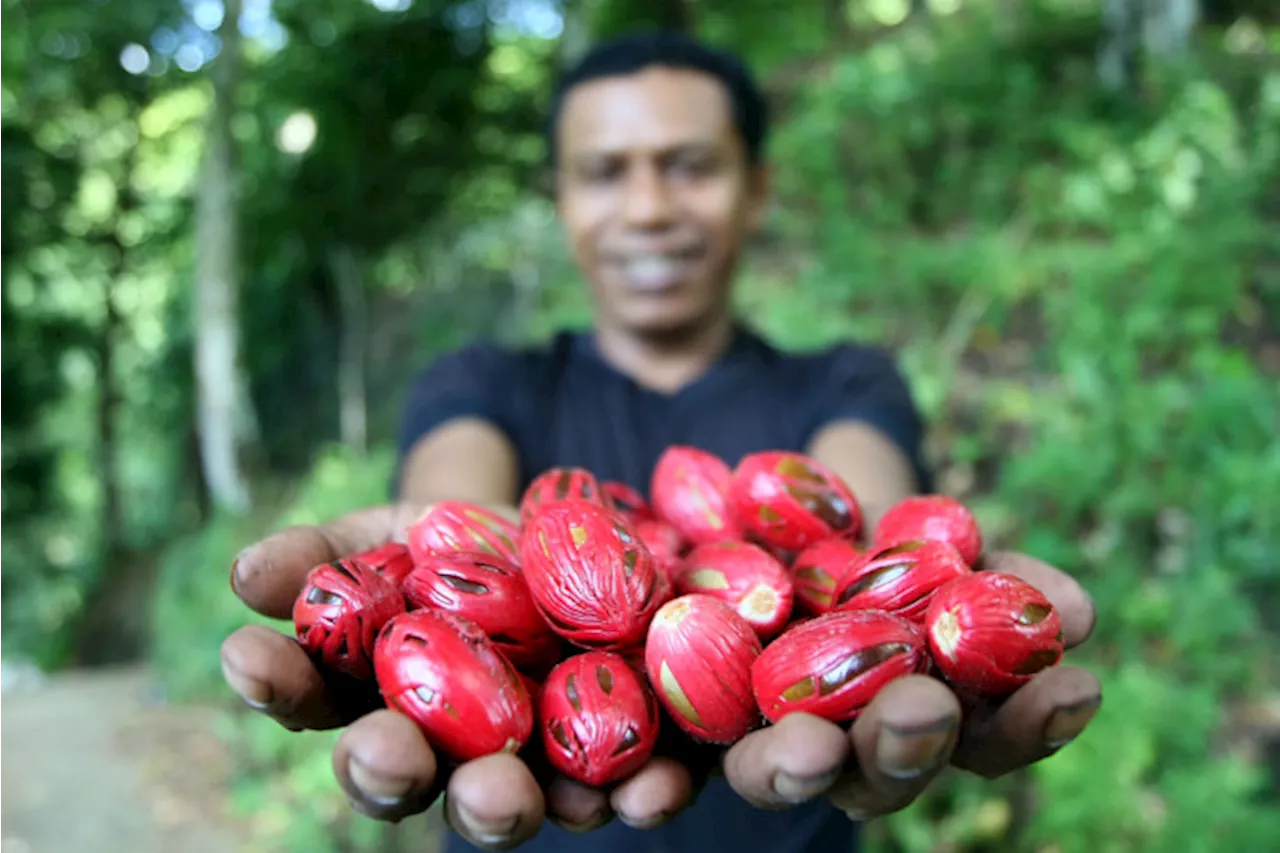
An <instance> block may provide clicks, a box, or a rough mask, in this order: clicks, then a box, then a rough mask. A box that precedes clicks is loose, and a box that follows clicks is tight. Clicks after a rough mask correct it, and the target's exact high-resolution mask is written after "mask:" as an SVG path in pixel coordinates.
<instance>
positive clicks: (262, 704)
mask: <svg viewBox="0 0 1280 853" xmlns="http://www.w3.org/2000/svg"><path fill="white" fill-rule="evenodd" d="M222 677H223V678H225V679H226V680H227V684H229V685H230V686H231V689H232V690H234V691H235V692H236V693H238V694H240V698H241V699H243V700H244V703H245V704H246V705H248V706H249V707H250V708H252V709H254V710H255V711H265V710H266V709H267V706H268V705H269V704H271V698H272V697H271V687H270V685H267V684H263V683H262V682H261V681H258V680H257V679H256V678H250V677H249V676H247V675H245V674H244V673H243V672H241V671H240V670H239V669H237V668H236V667H235V666H234V665H233V664H230V663H227V661H225V660H223V661H222Z"/></svg>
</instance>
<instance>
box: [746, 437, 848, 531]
mask: <svg viewBox="0 0 1280 853" xmlns="http://www.w3.org/2000/svg"><path fill="white" fill-rule="evenodd" d="M729 499H730V505H731V506H732V508H733V513H734V515H735V516H736V518H737V520H738V524H739V525H740V526H741V528H742V530H743V531H744V533H745V535H746V537H748V538H751V539H753V540H755V541H757V542H760V543H761V544H763V545H766V546H767V547H769V548H772V549H775V550H780V551H788V552H791V553H797V552H799V551H802V550H803V549H805V548H807V547H808V546H810V545H812V544H813V543H815V542H818V541H820V540H823V539H830V538H833V537H839V538H844V539H854V538H855V537H857V535H858V532H859V531H860V530H861V528H862V508H861V506H860V505H859V504H858V501H857V498H855V497H854V495H853V491H852V490H851V489H850V488H849V486H848V485H846V484H845V482H844V481H843V480H842V479H841V478H840V477H839V475H837V474H836V473H835V472H834V471H832V470H831V469H830V468H828V467H826V466H825V465H823V464H822V463H821V462H818V461H817V460H816V459H812V458H810V457H808V456H806V455H804V454H802V453H793V452H789V451H765V452H761V453H751V454H748V455H747V456H744V457H743V458H742V459H741V460H740V461H739V462H738V467H737V468H735V469H734V472H733V479H732V481H731V483H730V486H729Z"/></svg>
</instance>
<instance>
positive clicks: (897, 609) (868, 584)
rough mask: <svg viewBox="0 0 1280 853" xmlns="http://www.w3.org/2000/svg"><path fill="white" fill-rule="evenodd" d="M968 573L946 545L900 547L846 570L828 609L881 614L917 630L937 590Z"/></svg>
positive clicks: (872, 554)
mask: <svg viewBox="0 0 1280 853" xmlns="http://www.w3.org/2000/svg"><path fill="white" fill-rule="evenodd" d="M970 573H971V570H970V568H969V565H968V564H967V563H965V561H964V558H963V557H961V556H960V552H959V551H957V550H956V549H955V548H953V547H952V546H951V545H950V544H949V543H947V542H926V541H916V542H904V543H903V544H901V545H894V546H891V547H889V548H884V549H881V550H871V551H868V552H866V553H865V554H863V555H862V556H861V557H858V558H857V559H855V560H854V561H853V562H852V563H849V564H848V565H847V566H846V567H845V571H844V574H843V575H841V576H840V578H839V579H838V581H837V583H836V590H835V593H834V595H833V596H832V605H831V609H832V610H885V611H888V612H889V613H893V614H895V615H898V616H901V617H903V618H904V619H908V620H910V621H911V622H915V623H917V624H919V623H922V622H923V621H924V614H925V611H926V610H928V608H929V602H930V600H932V598H933V595H934V593H935V592H937V590H938V588H939V587H941V586H942V585H943V584H945V583H947V582H949V581H952V580H955V579H956V578H958V577H962V576H964V575H967V574H970Z"/></svg>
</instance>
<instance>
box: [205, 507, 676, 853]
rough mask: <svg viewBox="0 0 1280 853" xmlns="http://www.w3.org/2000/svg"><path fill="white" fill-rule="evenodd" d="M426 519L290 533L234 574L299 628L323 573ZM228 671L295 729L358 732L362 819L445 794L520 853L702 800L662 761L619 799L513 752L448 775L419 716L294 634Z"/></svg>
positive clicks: (465, 826) (248, 698) (350, 736)
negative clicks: (314, 578)
mask: <svg viewBox="0 0 1280 853" xmlns="http://www.w3.org/2000/svg"><path fill="white" fill-rule="evenodd" d="M420 514H421V508H418V507H411V506H408V505H404V504H400V505H395V506H384V507H376V508H373V509H367V510H361V511H359V512H355V513H352V514H350V515H347V516H344V517H343V518H341V519H338V520H337V521H334V522H331V523H329V524H325V525H320V526H314V527H313V526H299V527H291V528H287V529H285V530H282V531H281V532H279V533H276V534H274V535H272V536H269V537H268V538H266V539H264V540H262V541H261V542H258V543H257V544H255V545H252V546H250V547H249V548H246V549H245V550H244V551H242V552H241V553H240V555H239V557H238V558H237V559H236V562H235V564H234V565H233V566H232V569H231V585H232V588H233V589H234V590H235V592H236V594H237V595H238V596H239V597H240V599H241V600H242V601H243V602H244V603H245V604H246V605H248V606H249V607H251V608H252V609H253V610H255V611H257V612H258V613H261V614H263V615H265V616H268V617H272V618H276V619H290V618H291V616H292V610H293V602H294V599H295V598H297V596H298V593H299V592H300V591H301V589H302V586H303V583H304V582H305V579H306V576H307V573H308V572H309V571H310V570H311V569H312V568H314V567H315V566H318V565H320V564H321V563H326V562H330V561H333V560H337V559H339V558H341V557H345V556H347V555H349V554H354V553H357V552H359V551H363V550H365V549H368V548H373V547H376V546H378V545H382V544H385V543H386V542H389V541H392V540H398V539H400V538H401V536H402V532H403V530H404V529H405V527H406V525H407V524H408V522H410V521H411V520H413V519H414V518H416V517H417V516H419V515H420ZM222 671H223V675H224V677H225V678H226V680H227V683H228V684H229V685H230V686H231V688H232V689H233V690H235V691H236V693H238V694H239V695H240V697H241V698H242V699H244V701H245V702H246V703H247V704H248V705H249V706H250V707H252V708H254V709H255V710H257V711H261V712H262V713H264V714H267V715H268V716H270V717H272V718H273V719H275V720H276V721H277V722H278V723H280V724H281V725H282V726H284V727H286V728H288V729H290V730H293V731H301V730H304V729H332V728H337V727H340V726H346V731H344V732H343V733H342V735H341V737H340V738H339V740H338V743H337V745H336V747H335V748H334V753H333V770H334V774H335V775H336V776H337V779H338V783H339V784H340V785H341V786H342V790H343V791H344V792H345V793H346V795H347V798H348V799H349V800H350V802H351V804H352V806H353V807H354V808H355V809H356V810H358V811H360V812H361V813H363V814H365V815H368V816H369V817H373V818H377V819H380V820H389V821H397V820H401V819H403V818H405V817H408V816H410V815H413V814H416V813H418V812H422V811H424V810H426V809H427V808H428V807H429V806H430V805H431V804H432V803H433V802H434V801H435V799H436V798H437V797H438V796H439V795H440V794H441V793H444V795H445V815H446V818H447V820H448V821H449V824H450V825H451V826H452V827H453V828H454V829H455V830H456V831H457V832H458V833H459V834H461V835H463V836H464V837H466V838H467V839H468V840H469V841H471V843H473V844H475V845H477V846H479V847H486V848H489V849H495V850H497V849H507V848H510V847H514V846H516V845H518V844H520V843H522V842H524V841H526V840H528V839H529V838H532V837H533V836H534V835H535V834H537V832H538V830H539V829H540V828H541V826H542V822H543V819H544V818H545V817H550V818H551V819H552V820H554V821H556V822H557V823H559V824H561V825H563V826H568V827H570V828H572V829H578V830H587V829H592V828H595V827H597V826H600V825H602V824H604V823H606V822H608V821H609V820H610V819H612V818H613V817H614V816H615V815H616V816H617V817H618V818H619V819H621V820H622V821H624V822H625V823H627V824H629V825H632V826H638V827H649V826H655V825H657V824H659V823H661V822H662V821H664V820H666V819H667V818H669V817H671V816H673V815H674V814H675V813H677V812H679V811H680V810H681V809H683V808H684V807H685V806H687V805H688V804H689V802H690V800H691V799H692V796H693V782H692V779H691V777H690V774H689V771H688V770H687V769H686V768H685V767H684V766H682V765H681V764H679V763H678V762H676V761H673V760H671V759H669V758H662V757H654V758H652V759H651V760H650V761H649V762H648V763H647V764H646V765H645V766H644V767H642V768H641V769H640V770H639V772H637V773H636V775H635V776H633V777H631V778H630V779H628V780H626V781H624V782H622V783H621V784H619V785H618V786H617V787H615V788H613V789H612V790H610V791H601V790H597V789H593V788H588V787H586V786H584V785H581V784H578V783H576V782H573V781H571V780H569V779H566V778H564V777H553V778H551V777H549V778H544V779H539V778H537V777H536V776H535V774H534V772H533V771H532V770H531V769H530V768H529V766H528V765H526V764H525V763H524V762H523V761H521V760H520V759H519V758H517V757H516V756H514V755H510V754H507V753H501V754H496V755H489V756H486V757H484V758H480V759H476V760H475V761H470V762H467V763H465V764H462V765H460V766H459V767H457V768H456V769H454V770H453V771H452V772H451V773H446V772H445V771H446V767H445V762H444V761H442V760H441V761H438V760H437V756H436V754H435V752H434V751H433V750H432V748H431V745H430V744H429V743H428V742H427V740H426V738H425V737H424V736H423V733H422V731H421V729H419V728H418V726H417V725H416V724H415V723H414V722H413V721H412V720H410V719H409V718H408V717H405V716H403V715H401V714H399V713H397V712H395V711H392V710H388V709H386V708H385V707H378V703H376V701H374V702H370V701H368V698H367V697H366V698H365V699H364V700H356V701H353V697H351V696H349V695H344V694H343V693H341V692H339V691H337V690H332V689H330V687H329V685H327V684H326V683H325V680H324V678H323V677H322V676H321V674H320V671H319V670H318V669H317V668H316V666H315V665H314V664H313V663H312V661H311V659H310V658H309V657H308V656H307V654H306V653H305V652H304V651H303V649H302V647H301V646H299V645H298V643H297V641H296V640H295V639H294V636H293V633H292V631H289V632H287V633H280V632H278V631H274V630H272V629H270V628H268V627H266V626H263V625H249V626H246V627H244V628H241V629H239V630H238V631H236V632H235V633H234V634H232V635H231V636H230V637H228V638H227V639H226V641H225V642H224V643H223V645H222ZM375 699H376V697H375Z"/></svg>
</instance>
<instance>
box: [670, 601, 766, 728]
mask: <svg viewBox="0 0 1280 853" xmlns="http://www.w3.org/2000/svg"><path fill="white" fill-rule="evenodd" d="M760 649H761V645H760V638H759V637H757V636H756V633H755V631H754V630H752V628H751V626H750V625H749V624H748V623H747V620H745V619H743V618H742V617H741V616H739V615H738V614H737V613H736V612H735V611H734V610H733V608H731V607H730V606H729V605H727V604H725V603H724V602H723V601H721V600H720V599H718V598H712V597H711V596H709V595H698V594H694V595H682V596H680V597H678V598H674V599H672V600H671V601H669V602H667V603H666V604H664V605H663V606H662V607H661V608H660V609H659V610H658V612H657V613H656V614H655V615H654V617H653V622H652V623H650V625H649V636H648V639H647V641H646V643H645V650H644V663H645V671H646V672H647V673H648V675H649V683H650V684H651V685H653V689H654V692H655V693H657V695H658V700H659V701H660V702H661V703H662V705H663V706H664V707H665V708H666V709H667V712H668V713H669V714H670V715H671V719H672V720H673V721H674V722H675V724H676V725H677V726H679V727H680V728H681V729H682V730H683V731H684V732H685V733H686V734H688V735H689V736H690V737H693V738H694V739H696V740H699V741H703V742H705V743H718V744H731V743H734V742H735V741H737V740H739V739H741V738H742V737H743V736H744V735H746V734H747V733H748V732H749V731H751V730H752V729H753V728H755V726H756V725H757V724H758V723H759V722H760V712H759V711H758V710H757V708H756V703H755V698H754V697H753V696H752V694H751V665H752V663H754V662H755V660H756V658H757V657H758V656H759V655H760Z"/></svg>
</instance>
